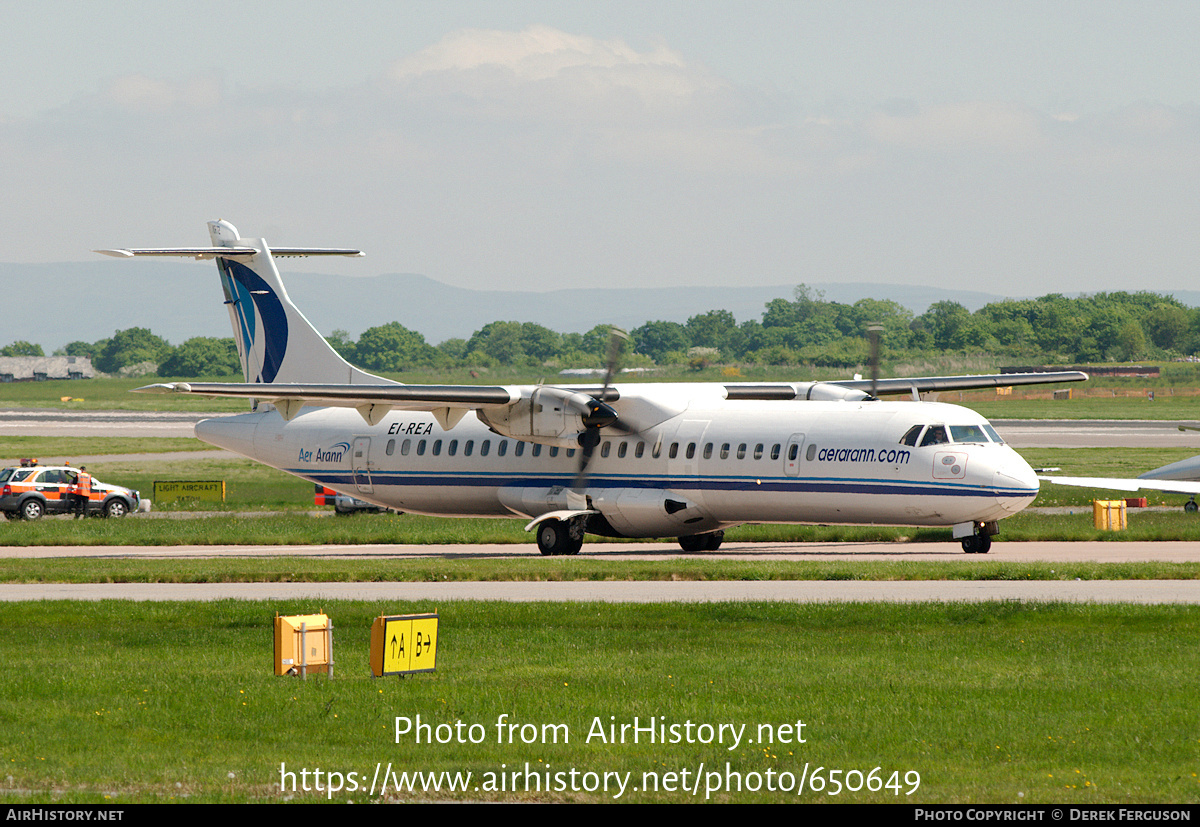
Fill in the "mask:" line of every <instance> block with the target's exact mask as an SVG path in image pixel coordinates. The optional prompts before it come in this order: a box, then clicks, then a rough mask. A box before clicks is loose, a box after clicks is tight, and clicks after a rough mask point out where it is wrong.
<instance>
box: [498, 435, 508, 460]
mask: <svg viewBox="0 0 1200 827" xmlns="http://www.w3.org/2000/svg"><path fill="white" fill-rule="evenodd" d="M507 453H508V440H507V439H502V440H500V442H499V444H498V445H496V456H498V457H502V456H504V455H505V454H507Z"/></svg>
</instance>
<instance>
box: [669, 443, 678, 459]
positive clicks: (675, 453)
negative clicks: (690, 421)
mask: <svg viewBox="0 0 1200 827" xmlns="http://www.w3.org/2000/svg"><path fill="white" fill-rule="evenodd" d="M667 456H668V457H669V458H670V459H675V457H677V456H679V443H678V442H672V443H671V450H670V451H669V452H668V454H667Z"/></svg>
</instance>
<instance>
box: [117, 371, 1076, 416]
mask: <svg viewBox="0 0 1200 827" xmlns="http://www.w3.org/2000/svg"><path fill="white" fill-rule="evenodd" d="M1087 378H1088V376H1087V374H1086V373H1083V372H1082V371H1058V372H1056V373H997V374H983V375H978V376H925V377H913V378H906V379H880V380H878V382H877V385H876V386H877V391H878V393H880V394H894V393H895V394H898V393H909V392H912V393H922V392H927V391H947V390H974V389H979V388H995V387H1006V386H1009V385H1034V384H1049V383H1056V382H1082V381H1084V380H1086V379H1087ZM822 386H826V387H827V386H833V387H836V388H842V389H845V390H850V391H864V392H865V391H869V390H870V388H871V381H870V380H869V379H863V380H857V379H849V380H845V381H829V382H761V383H753V384H751V383H745V384H742V383H732V384H726V385H725V386H724V395H725V398H726V399H730V400H762V401H767V400H780V401H786V400H792V399H811V398H816V397H817V396H818V395H819V389H820V388H821V387H822ZM552 387H562V388H563V390H565V391H569V392H571V393H580V392H581V393H585V394H587V395H589V396H592V397H593V398H596V399H600V400H602V401H605V402H611V401H615V400H617V399H619V398H620V391H619V390H618V389H617V388H615V387H612V386H608V387H603V388H602V387H599V386H595V387H564V386H552ZM135 392H136V393H193V394H197V395H200V396H227V397H241V398H253V399H297V400H304V401H305V402H307V403H309V404H312V405H328V406H332V407H347V408H356V407H359V406H361V405H370V404H379V405H385V404H386V405H391V406H393V407H396V408H401V409H406V410H434V409H436V408H440V407H446V406H450V407H461V408H480V407H488V406H503V405H511V404H512V403H514V402H516V401H518V400H519V399H521V398H522V397H523V396H525V395H526V393H527V389H525V388H521V387H504V386H498V385H403V384H400V383H395V384H386V385H367V384H351V385H331V384H324V385H319V384H311V385H310V384H291V383H250V384H247V383H243V382H172V383H166V384H157V385H147V386H146V387H142V388H137V390H136V391H135Z"/></svg>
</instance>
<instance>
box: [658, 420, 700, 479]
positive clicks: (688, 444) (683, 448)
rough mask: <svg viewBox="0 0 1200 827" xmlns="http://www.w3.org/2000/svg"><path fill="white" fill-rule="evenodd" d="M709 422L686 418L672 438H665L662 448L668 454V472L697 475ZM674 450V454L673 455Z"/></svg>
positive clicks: (689, 475)
mask: <svg viewBox="0 0 1200 827" xmlns="http://www.w3.org/2000/svg"><path fill="white" fill-rule="evenodd" d="M708 423H709V420H707V419H685V420H684V421H683V422H681V423H680V425H679V428H678V430H676V431H675V435H674V436H673V437H672V438H670V439H665V440H663V443H664V444H663V449H662V450H663V452H664V453H665V454H666V455H667V473H668V474H670V475H671V476H686V477H694V476H696V473H697V471H698V470H699V464H700V456H701V453H702V451H703V442H704V432H705V431H706V430H707V429H708ZM672 452H673V453H674V456H671V454H672Z"/></svg>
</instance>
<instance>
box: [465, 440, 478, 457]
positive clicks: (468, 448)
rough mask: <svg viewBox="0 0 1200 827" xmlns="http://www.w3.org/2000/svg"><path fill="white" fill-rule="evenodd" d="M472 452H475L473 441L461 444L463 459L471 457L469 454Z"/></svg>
mask: <svg viewBox="0 0 1200 827" xmlns="http://www.w3.org/2000/svg"><path fill="white" fill-rule="evenodd" d="M474 450H475V440H473V439H468V440H467V441H466V442H464V443H463V456H464V457H469V456H471V452H472V451H474Z"/></svg>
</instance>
